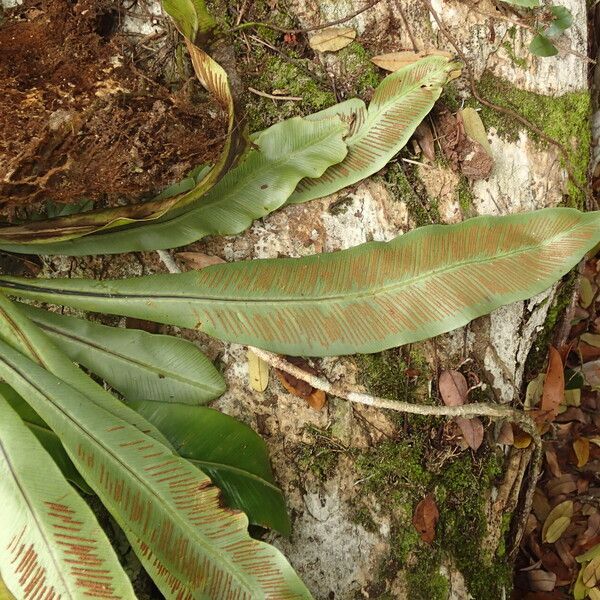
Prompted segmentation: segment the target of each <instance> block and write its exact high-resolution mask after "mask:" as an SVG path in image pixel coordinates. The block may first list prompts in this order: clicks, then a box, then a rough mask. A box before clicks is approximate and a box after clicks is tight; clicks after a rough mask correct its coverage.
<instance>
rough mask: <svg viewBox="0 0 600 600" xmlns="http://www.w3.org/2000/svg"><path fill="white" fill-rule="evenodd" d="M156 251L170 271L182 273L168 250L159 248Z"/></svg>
mask: <svg viewBox="0 0 600 600" xmlns="http://www.w3.org/2000/svg"><path fill="white" fill-rule="evenodd" d="M156 253H157V254H158V257H159V258H160V260H161V261H162V263H163V264H164V265H165V267H167V271H169V273H181V269H180V268H179V267H178V266H177V263H176V262H175V261H174V260H173V257H172V256H171V255H170V254H169V253H168V252H167V251H166V250H157V251H156Z"/></svg>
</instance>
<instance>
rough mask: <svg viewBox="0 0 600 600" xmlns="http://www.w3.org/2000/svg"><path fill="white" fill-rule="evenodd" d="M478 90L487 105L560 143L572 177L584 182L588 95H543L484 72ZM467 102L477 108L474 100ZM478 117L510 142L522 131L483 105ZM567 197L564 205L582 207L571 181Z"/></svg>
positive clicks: (588, 140) (581, 197)
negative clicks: (507, 110)
mask: <svg viewBox="0 0 600 600" xmlns="http://www.w3.org/2000/svg"><path fill="white" fill-rule="evenodd" d="M478 89H479V93H480V94H481V96H483V97H484V98H486V99H487V100H489V101H490V102H493V103H494V104H497V105H499V106H502V107H504V108H510V109H512V110H514V111H516V112H517V113H519V114H520V115H522V116H523V117H525V118H526V119H527V120H528V121H530V122H531V123H533V124H534V125H536V126H537V127H539V128H540V129H541V130H542V131H543V132H544V133H545V134H546V135H548V136H549V137H551V138H553V139H555V140H556V141H558V142H560V143H561V144H562V145H563V146H564V147H565V148H566V150H567V152H568V155H569V161H570V163H571V167H572V169H573V174H574V176H575V178H576V179H577V181H578V182H580V184H582V185H583V184H584V183H585V179H586V173H587V168H588V163H589V157H590V145H591V130H590V125H589V117H590V114H591V104H590V95H589V93H588V92H571V93H568V94H563V95H562V96H559V97H550V96H543V95H541V94H534V93H533V92H527V91H524V90H519V89H517V88H515V87H513V86H512V85H511V84H510V83H509V82H508V81H506V80H504V79H500V78H498V77H495V76H494V75H492V74H490V73H484V75H483V76H482V78H481V79H480V81H479V82H478ZM470 103H471V104H472V105H478V103H477V102H476V101H475V100H471V101H470ZM480 114H481V118H482V120H483V122H484V124H485V126H486V127H487V128H490V127H495V128H496V129H497V131H498V132H499V133H500V134H501V135H503V136H504V137H506V138H507V139H509V140H511V141H514V140H516V139H518V136H519V131H520V130H521V129H523V126H522V125H521V124H520V123H519V122H517V121H516V120H514V119H512V118H511V117H510V116H509V115H505V114H503V113H501V112H498V111H496V110H493V109H491V108H488V107H486V106H482V107H481V113H480ZM529 135H530V136H531V138H532V139H533V140H536V141H537V142H539V143H540V144H542V145H543V143H544V142H543V141H542V140H540V139H539V136H537V135H536V134H535V133H533V132H531V131H530V132H529ZM567 194H568V198H567V199H566V201H565V204H566V205H567V206H574V207H578V208H581V207H582V206H583V202H584V200H585V197H584V194H583V193H582V192H581V191H580V190H579V189H577V187H575V186H574V185H573V184H572V183H571V182H569V183H568V184H567Z"/></svg>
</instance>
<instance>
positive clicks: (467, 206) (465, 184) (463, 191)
mask: <svg viewBox="0 0 600 600" xmlns="http://www.w3.org/2000/svg"><path fill="white" fill-rule="evenodd" d="M458 204H459V206H460V210H461V212H462V215H463V217H464V218H465V219H468V218H470V217H473V216H474V209H473V192H472V191H471V184H470V183H469V180H468V179H467V178H466V177H465V176H464V175H461V176H460V182H459V184H458Z"/></svg>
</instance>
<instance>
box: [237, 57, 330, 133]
mask: <svg viewBox="0 0 600 600" xmlns="http://www.w3.org/2000/svg"><path fill="white" fill-rule="evenodd" d="M289 55H290V61H291V62H288V60H285V59H284V58H282V57H280V56H273V55H270V54H268V53H267V52H266V51H263V50H260V49H256V51H255V53H253V57H255V58H256V60H257V64H258V65H260V67H259V68H258V69H257V72H255V73H254V74H252V73H250V74H247V76H246V83H247V86H249V87H253V88H255V89H257V90H260V91H262V92H267V93H269V94H270V93H272V92H273V91H278V92H281V93H282V94H284V95H287V96H297V97H299V98H302V100H297V101H293V100H289V101H280V100H271V99H269V98H262V97H260V96H256V95H252V94H250V95H249V96H248V97H247V98H246V100H247V101H248V104H247V107H246V109H247V117H248V127H249V129H250V131H252V132H254V131H261V130H262V129H265V128H267V127H269V126H270V125H273V124H274V123H277V122H279V121H282V120H283V119H288V118H290V117H294V116H298V115H301V116H303V115H307V114H310V113H313V112H317V111H319V110H322V109H324V108H327V107H328V106H331V105H332V104H335V96H334V94H333V92H332V91H331V89H329V88H327V86H326V85H324V84H321V83H319V81H322V80H323V78H324V77H325V76H324V74H323V73H322V72H321V73H317V72H316V71H317V70H318V69H317V68H316V66H315V65H314V64H312V63H311V61H309V60H307V59H303V58H300V57H299V56H298V54H296V53H294V52H292V53H289ZM312 72H314V73H315V74H314V76H312V75H311V73H312Z"/></svg>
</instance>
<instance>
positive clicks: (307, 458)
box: [296, 427, 352, 481]
mask: <svg viewBox="0 0 600 600" xmlns="http://www.w3.org/2000/svg"><path fill="white" fill-rule="evenodd" d="M307 432H308V433H309V434H310V435H312V437H313V438H314V443H312V444H303V445H302V447H301V448H300V450H299V452H298V454H297V455H296V463H297V465H298V468H299V469H300V470H301V471H302V472H310V473H312V474H313V475H314V476H315V477H316V478H317V479H319V480H320V481H326V480H327V479H330V478H331V477H332V476H333V475H334V473H335V470H336V468H337V465H338V461H339V458H340V454H342V453H352V450H351V449H348V448H345V447H344V446H342V445H341V444H340V443H339V442H337V441H336V440H335V439H334V438H333V436H332V435H331V432H330V431H328V430H325V429H318V428H317V427H308V428H307Z"/></svg>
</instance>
